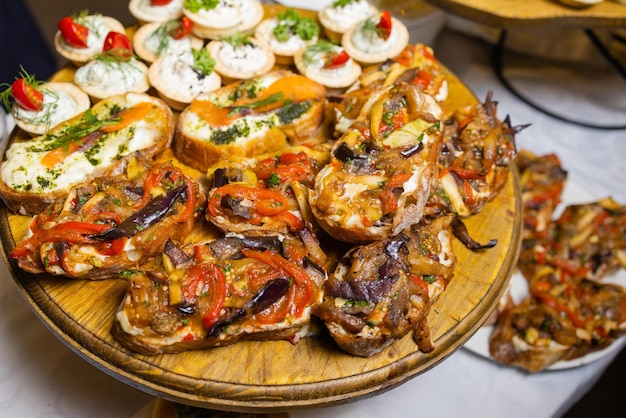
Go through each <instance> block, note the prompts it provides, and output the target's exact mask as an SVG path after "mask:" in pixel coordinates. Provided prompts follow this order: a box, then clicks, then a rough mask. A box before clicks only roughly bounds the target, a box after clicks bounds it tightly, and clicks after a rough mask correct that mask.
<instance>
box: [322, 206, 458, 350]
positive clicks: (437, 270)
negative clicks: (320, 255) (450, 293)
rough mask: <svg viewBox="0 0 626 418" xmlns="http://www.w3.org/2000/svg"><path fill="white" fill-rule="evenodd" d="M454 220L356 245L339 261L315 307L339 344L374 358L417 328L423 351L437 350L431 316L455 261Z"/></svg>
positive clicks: (423, 224)
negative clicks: (429, 319) (452, 224)
mask: <svg viewBox="0 0 626 418" xmlns="http://www.w3.org/2000/svg"><path fill="white" fill-rule="evenodd" d="M452 219H453V217H452V216H443V217H440V218H437V219H434V220H432V221H430V220H429V221H427V220H425V219H424V220H422V221H421V222H420V223H419V224H418V225H413V226H412V227H410V228H408V229H406V230H404V231H402V232H401V233H400V234H397V235H395V236H393V237H389V238H387V239H385V240H381V241H376V242H373V243H370V244H366V245H361V246H356V247H354V248H352V249H351V250H350V251H348V253H346V254H345V255H344V256H343V257H342V258H341V259H340V260H339V264H338V266H337V268H336V269H335V271H334V272H333V273H332V274H330V276H329V278H328V281H327V283H326V285H325V287H324V290H325V296H324V302H323V303H322V304H321V305H320V306H319V307H318V308H317V309H316V310H315V315H317V316H319V317H320V318H321V319H322V320H323V321H324V323H325V325H326V327H327V328H328V330H329V332H330V334H331V336H332V337H333V339H334V340H335V341H336V342H337V344H338V345H339V347H341V348H342V349H343V350H345V351H347V352H348V353H350V354H353V355H357V356H362V357H370V356H373V355H375V354H377V353H379V352H380V351H382V350H383V349H384V348H385V347H387V346H389V345H391V344H392V343H394V342H395V341H397V340H398V339H400V338H402V337H403V336H405V335H406V334H408V333H409V332H410V331H413V338H414V340H415V342H416V343H417V345H418V347H419V349H420V350H421V351H423V352H430V351H432V350H433V348H434V347H433V345H432V342H431V341H430V337H429V335H430V331H429V329H428V324H427V319H426V318H427V315H428V313H429V311H430V306H431V304H432V303H433V302H434V301H435V300H436V299H437V298H438V297H439V295H440V294H441V293H442V292H443V291H444V289H445V287H446V286H447V284H448V283H449V281H450V280H451V279H452V276H453V269H454V266H455V265H456V257H455V255H454V253H453V252H452V247H451V233H450V231H449V228H448V226H449V224H450V222H451V221H452Z"/></svg>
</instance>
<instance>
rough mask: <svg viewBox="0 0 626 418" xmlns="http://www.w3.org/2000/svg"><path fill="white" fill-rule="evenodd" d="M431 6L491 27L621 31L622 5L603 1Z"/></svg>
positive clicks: (438, 0)
mask: <svg viewBox="0 0 626 418" xmlns="http://www.w3.org/2000/svg"><path fill="white" fill-rule="evenodd" d="M427 1H428V3H431V4H432V5H433V6H437V7H440V8H441V9H443V10H445V11H447V12H450V13H452V14H455V15H459V16H461V17H464V18H466V19H470V20H473V21H475V22H480V23H484V24H486V25H492V26H502V27H522V26H528V27H530V26H559V27H570V28H579V29H593V28H623V27H625V26H626V5H622V4H619V3H617V2H615V1H612V0H605V1H603V2H600V3H598V4H595V5H593V6H590V7H586V8H572V7H567V6H565V5H563V4H561V3H559V2H557V1H555V0H427Z"/></svg>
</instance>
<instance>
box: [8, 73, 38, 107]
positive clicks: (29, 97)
mask: <svg viewBox="0 0 626 418" xmlns="http://www.w3.org/2000/svg"><path fill="white" fill-rule="evenodd" d="M11 95H12V96H13V100H14V101H15V103H16V104H17V105H18V106H20V107H22V108H24V109H26V110H34V111H37V110H39V109H41V106H43V93H42V92H41V91H39V90H38V89H37V88H36V87H34V86H32V85H30V84H28V83H27V82H26V80H25V79H23V78H19V79H17V80H15V81H14V82H13V84H12V85H11Z"/></svg>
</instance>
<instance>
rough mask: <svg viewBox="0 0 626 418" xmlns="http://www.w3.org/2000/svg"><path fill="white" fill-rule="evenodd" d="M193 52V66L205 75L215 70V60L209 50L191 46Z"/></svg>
mask: <svg viewBox="0 0 626 418" xmlns="http://www.w3.org/2000/svg"><path fill="white" fill-rule="evenodd" d="M191 53H192V54H193V65H192V66H191V68H193V69H194V70H196V71H198V72H199V73H201V74H204V75H209V74H211V73H212V72H213V69H214V68H215V60H214V59H213V57H212V56H211V54H209V51H207V50H206V49H195V48H191Z"/></svg>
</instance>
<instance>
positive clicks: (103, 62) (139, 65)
mask: <svg viewBox="0 0 626 418" xmlns="http://www.w3.org/2000/svg"><path fill="white" fill-rule="evenodd" d="M74 83H75V84H76V85H77V86H78V87H80V88H81V89H82V90H83V91H84V92H85V93H87V94H88V95H89V97H90V98H91V101H92V102H93V103H96V102H97V101H98V100H102V99H104V98H106V97H109V96H114V95H118V94H124V93H126V92H135V93H144V92H146V91H148V89H149V88H150V81H149V80H148V67H147V66H146V64H144V63H143V62H141V61H139V60H138V59H136V58H135V57H134V56H133V47H132V44H131V42H130V40H129V39H128V37H127V36H126V35H125V34H123V33H120V32H109V34H108V35H107V36H106V39H105V43H104V46H103V47H102V52H101V53H100V54H98V55H96V56H95V57H94V58H92V59H90V60H89V62H88V63H87V64H85V65H83V66H82V67H80V68H78V69H77V70H76V73H74Z"/></svg>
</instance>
